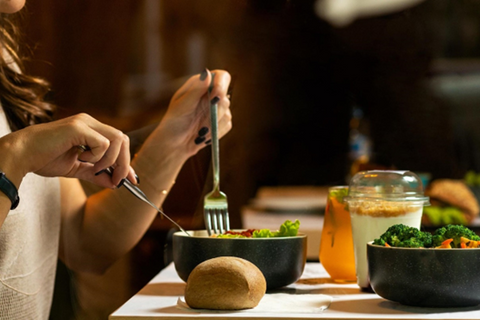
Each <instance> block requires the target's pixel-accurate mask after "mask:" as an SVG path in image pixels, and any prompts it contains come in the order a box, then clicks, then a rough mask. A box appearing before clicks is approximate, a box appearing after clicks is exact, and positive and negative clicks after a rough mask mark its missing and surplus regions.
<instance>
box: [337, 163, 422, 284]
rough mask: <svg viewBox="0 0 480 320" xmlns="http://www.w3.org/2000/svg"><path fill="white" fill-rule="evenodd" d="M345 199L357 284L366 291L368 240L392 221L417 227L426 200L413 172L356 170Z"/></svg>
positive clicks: (420, 184)
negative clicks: (350, 226) (350, 228)
mask: <svg viewBox="0 0 480 320" xmlns="http://www.w3.org/2000/svg"><path fill="white" fill-rule="evenodd" d="M344 200H345V201H346V202H347V203H348V206H349V211H350V218H351V223H352V235H353V244H354V254H355V270H356V275H357V283H358V285H359V286H360V287H361V288H362V289H367V290H369V289H370V281H369V278H368V262H367V243H368V242H370V241H373V240H374V239H376V238H379V237H380V236H381V235H382V234H383V233H384V232H385V231H387V229H388V228H389V227H391V226H393V225H395V224H404V225H407V226H410V227H414V228H418V229H420V224H421V221H422V213H423V207H424V206H425V205H429V200H428V197H425V196H424V193H423V185H422V182H421V179H420V178H419V177H418V176H417V175H416V174H415V173H413V172H411V171H391V170H373V171H362V172H359V173H357V174H356V175H355V176H354V177H353V178H352V180H351V181H350V186H349V192H348V196H347V197H345V199H344Z"/></svg>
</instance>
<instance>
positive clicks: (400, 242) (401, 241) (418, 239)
mask: <svg viewBox="0 0 480 320" xmlns="http://www.w3.org/2000/svg"><path fill="white" fill-rule="evenodd" d="M385 243H387V244H388V245H390V246H391V247H406V248H420V247H431V246H432V235H431V234H430V233H429V232H422V231H420V230H418V229H417V228H412V227H409V226H406V225H404V224H396V225H393V226H391V227H390V228H388V229H387V231H386V232H385V233H384V234H382V235H381V236H380V238H379V239H375V240H374V241H373V244H376V245H380V246H385Z"/></svg>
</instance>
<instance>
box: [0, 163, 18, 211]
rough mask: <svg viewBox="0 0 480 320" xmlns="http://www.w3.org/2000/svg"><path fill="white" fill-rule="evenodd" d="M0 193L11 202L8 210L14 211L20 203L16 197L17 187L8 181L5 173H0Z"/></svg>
mask: <svg viewBox="0 0 480 320" xmlns="http://www.w3.org/2000/svg"><path fill="white" fill-rule="evenodd" d="M0 191H2V192H3V193H5V195H6V196H7V197H8V198H9V199H10V201H12V206H11V207H10V210H13V209H15V208H16V207H17V206H18V203H19V202H20V197H19V196H18V190H17V187H15V185H14V184H13V183H12V181H10V180H8V178H7V176H6V175H5V172H2V171H0Z"/></svg>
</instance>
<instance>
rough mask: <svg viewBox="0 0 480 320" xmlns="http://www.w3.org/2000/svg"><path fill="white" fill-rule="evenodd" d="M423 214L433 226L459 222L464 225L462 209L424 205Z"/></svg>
mask: <svg viewBox="0 0 480 320" xmlns="http://www.w3.org/2000/svg"><path fill="white" fill-rule="evenodd" d="M423 214H425V215H426V216H427V217H428V220H429V221H430V223H431V224H432V225H433V226H444V225H447V224H461V225H465V224H466V223H467V219H466V218H465V216H464V215H463V213H462V211H460V209H458V208H454V207H435V206H430V207H425V208H423Z"/></svg>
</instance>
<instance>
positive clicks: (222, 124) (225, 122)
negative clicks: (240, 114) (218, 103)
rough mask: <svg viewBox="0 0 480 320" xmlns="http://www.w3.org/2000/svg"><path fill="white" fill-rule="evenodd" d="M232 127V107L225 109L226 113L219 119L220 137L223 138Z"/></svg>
mask: <svg viewBox="0 0 480 320" xmlns="http://www.w3.org/2000/svg"><path fill="white" fill-rule="evenodd" d="M231 129H232V113H231V112H230V109H227V110H226V111H225V114H224V116H223V117H222V118H220V120H218V137H219V138H221V137H223V136H224V135H226V134H227V133H228V132H229V131H230V130H231Z"/></svg>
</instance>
